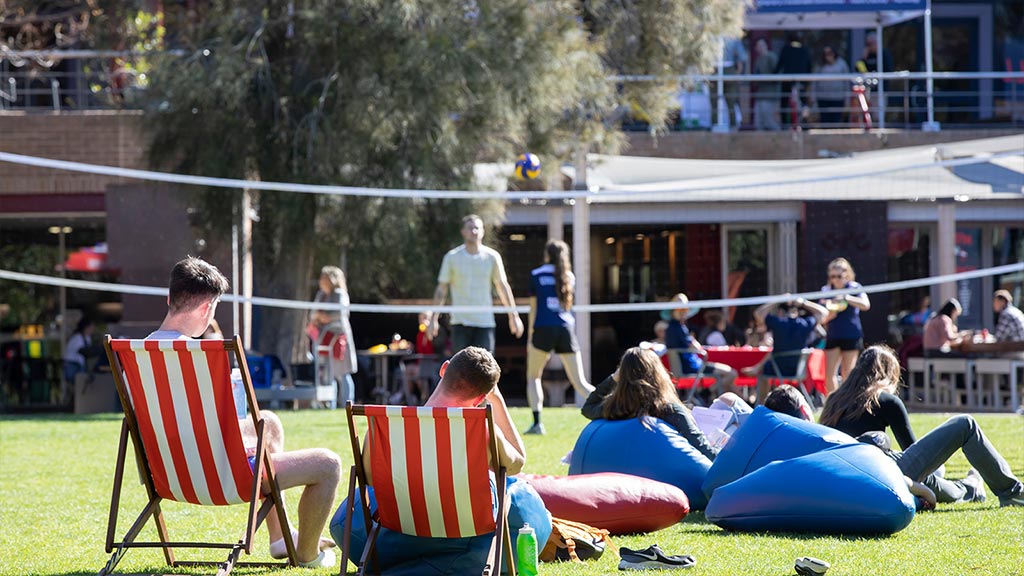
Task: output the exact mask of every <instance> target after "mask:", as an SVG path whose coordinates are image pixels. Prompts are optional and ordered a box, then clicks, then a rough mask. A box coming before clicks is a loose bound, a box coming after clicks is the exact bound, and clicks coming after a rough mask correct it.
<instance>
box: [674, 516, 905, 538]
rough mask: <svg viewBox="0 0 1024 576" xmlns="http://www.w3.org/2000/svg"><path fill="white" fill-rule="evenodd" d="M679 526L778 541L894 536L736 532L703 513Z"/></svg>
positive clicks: (723, 534) (704, 533) (706, 531)
mask: <svg viewBox="0 0 1024 576" xmlns="http://www.w3.org/2000/svg"><path fill="white" fill-rule="evenodd" d="M679 524H683V525H685V524H690V525H694V526H700V527H701V528H714V529H713V530H703V531H702V532H701V533H700V534H701V536H719V537H721V536H735V535H737V534H748V535H750V536H758V537H760V538H774V539H778V540H818V539H821V538H841V539H842V540H844V541H846V542H874V541H878V540H882V539H885V538H891V537H893V536H895V534H844V533H841V532H836V533H827V534H825V533H817V532H815V533H811V532H742V531H738V530H726V529H725V528H719V527H718V526H716V525H715V524H714V523H712V522H711V521H709V520H708V519H707V517H706V516H704V512H702V511H698V512H691V513H689V514H687V515H686V518H684V519H683V521H682V522H680V523H679Z"/></svg>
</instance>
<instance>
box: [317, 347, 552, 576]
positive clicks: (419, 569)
mask: <svg viewBox="0 0 1024 576" xmlns="http://www.w3.org/2000/svg"><path fill="white" fill-rule="evenodd" d="M439 374H440V378H441V381H440V382H439V383H438V385H437V389H436V390H434V393H433V394H431V395H430V398H429V399H428V400H427V403H426V404H425V406H428V407H445V408H473V407H476V406H481V405H483V404H484V402H485V401H486V402H487V403H488V404H490V405H491V417H492V418H493V419H494V429H495V435H496V436H497V440H498V442H497V444H498V462H499V463H500V464H501V466H503V467H504V468H505V470H506V472H507V474H508V476H509V478H508V483H507V486H508V491H507V495H506V497H507V498H508V499H509V501H510V503H511V505H510V510H509V516H508V518H509V528H510V530H511V533H512V535H513V536H512V538H513V542H514V541H515V535H516V534H517V533H518V530H519V528H521V527H522V526H523V524H524V523H528V524H529V525H530V526H531V527H533V528H534V530H535V531H536V534H537V541H538V542H539V543H540V546H542V547H543V545H544V543H545V542H547V538H548V536H549V535H550V533H551V516H550V514H549V513H548V512H547V509H546V508H544V503H543V501H542V500H541V499H540V496H539V495H538V494H537V492H536V491H535V490H533V488H532V487H530V485H529V484H527V483H526V482H521V481H519V480H518V479H517V478H512V476H513V475H515V474H518V473H519V472H520V471H521V470H522V469H523V465H524V464H525V463H526V449H525V448H524V446H523V439H522V437H521V436H520V435H519V432H518V431H517V430H516V427H515V425H514V424H513V423H512V418H511V416H510V415H509V411H508V406H507V405H506V404H505V398H504V397H503V396H502V395H501V391H500V390H499V389H498V379H499V377H500V376H501V368H500V367H499V366H498V362H497V361H496V360H495V359H494V357H493V356H491V353H490V352H488V351H487V350H485V349H483V348H478V347H475V346H470V347H468V348H464V349H462V350H460V351H459V352H458V353H456V354H455V355H454V356H452V357H451V359H450V360H447V361H446V362H444V364H442V365H441V369H440V371H439ZM364 448H365V439H364ZM489 450H490V446H488V451H489ZM363 456H364V457H363V466H364V470H365V471H366V475H367V481H368V482H369V483H370V484H371V486H372V484H373V478H372V477H371V475H370V459H369V451H368V450H363ZM492 489H493V487H492ZM346 504H347V503H346V502H342V504H341V506H340V507H339V508H338V511H337V512H336V513H335V515H334V518H333V519H332V520H331V535H332V536H333V537H334V539H335V541H337V542H342V540H343V536H344V525H345V512H346V510H345V509H346ZM373 505H374V503H373V498H372V497H371V506H373ZM352 520H353V527H352V544H350V550H352V551H355V552H354V554H355V556H356V557H355V558H353V561H358V559H359V558H358V551H360V550H362V548H363V546H362V544H363V542H364V541H365V539H366V529H365V527H363V525H362V521H363V515H362V514H361V513H360V512H359V508H358V507H356V508H355V513H354V514H353V518H352ZM490 538H491V537H490V536H488V535H483V536H476V537H473V538H420V537H416V536H408V535H405V534H400V533H398V532H392V531H390V530H388V529H386V528H383V529H382V531H381V535H380V536H379V537H378V538H377V553H378V558H379V560H380V565H381V568H382V569H383V570H385V571H386V572H387V573H388V574H403V573H409V574H433V573H440V574H459V573H469V572H471V568H470V567H472V566H475V565H477V564H478V562H477V559H478V558H479V559H483V558H485V557H486V554H487V551H488V547H489V542H490ZM479 564H482V561H481V562H479Z"/></svg>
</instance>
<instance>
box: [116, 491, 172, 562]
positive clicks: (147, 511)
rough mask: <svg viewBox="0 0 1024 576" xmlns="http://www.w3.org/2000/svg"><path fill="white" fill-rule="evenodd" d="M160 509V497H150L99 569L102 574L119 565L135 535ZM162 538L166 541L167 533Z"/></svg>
mask: <svg viewBox="0 0 1024 576" xmlns="http://www.w3.org/2000/svg"><path fill="white" fill-rule="evenodd" d="M159 509H160V497H159V496H156V497H154V498H152V499H150V501H149V504H146V507H145V508H143V509H142V512H140V513H139V516H138V518H136V519H135V522H134V523H132V525H131V527H130V528H128V532H126V533H125V535H124V539H122V540H121V542H118V544H117V548H116V549H114V552H113V554H112V555H111V556H110V560H108V561H107V564H106V565H105V566H104V567H103V568H102V569H101V570H100V571H99V573H100V574H109V573H111V572H113V571H114V568H115V567H117V563H118V562H120V561H121V558H123V557H124V553H125V552H127V551H128V548H129V547H130V546H131V544H132V543H133V542H135V537H136V536H138V535H139V532H141V531H142V527H143V526H145V525H146V522H147V521H149V517H150V516H152V515H153V514H154V513H155V512H156V511H158V510H159ZM161 519H162V517H161ZM157 529H158V530H159V523H158V524H157ZM161 539H162V540H163V541H165V542H166V541H167V538H166V537H165V535H161ZM164 550H169V548H165V549H164ZM172 561H173V556H172Z"/></svg>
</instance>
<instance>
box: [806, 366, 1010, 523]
mask: <svg viewBox="0 0 1024 576" xmlns="http://www.w3.org/2000/svg"><path fill="white" fill-rule="evenodd" d="M899 384H900V365H899V360H898V359H897V358H896V354H895V353H894V352H893V351H892V349H891V348H889V347H888V346H872V347H870V348H868V349H867V350H865V351H864V353H863V354H861V356H860V358H859V359H858V360H857V364H856V365H855V366H854V368H853V370H852V371H850V375H849V377H848V378H847V379H846V381H845V382H843V384H842V385H841V386H840V387H839V389H838V390H836V391H835V392H833V393H832V394H831V395H830V396H829V397H828V400H827V401H826V402H825V408H824V410H822V412H821V417H820V418H819V422H820V423H821V424H824V425H826V426H831V427H832V428H835V429H837V430H840V431H842V432H846V433H847V434H849V435H851V436H855V437H858V439H862V438H863V437H865V436H867V437H868V438H871V439H872V440H873V439H875V438H877V437H878V433H882V434H884V433H885V431H886V428H891V429H892V432H893V436H895V437H896V442H897V443H898V444H899V445H900V448H902V449H903V451H902V452H894V451H887V452H888V453H889V455H890V456H891V457H892V458H893V459H894V460H895V461H896V463H897V464H898V465H899V467H900V470H902V471H903V474H904V475H906V476H908V477H909V478H910V479H911V480H914V481H918V482H923V483H924V485H925V486H928V487H929V488H931V489H932V490H933V491H934V492H935V495H936V497H937V499H938V501H939V502H946V503H952V502H970V501H978V502H980V501H984V500H985V497H986V496H985V486H984V485H985V484H987V485H988V487H989V489H990V490H991V491H992V493H993V494H995V495H996V496H998V497H999V503H1000V505H1001V506H1024V484H1022V483H1021V481H1020V480H1019V479H1017V477H1016V476H1014V475H1013V472H1012V471H1011V470H1010V465H1009V464H1007V462H1006V459H1004V458H1003V457H1002V456H1001V455H1000V454H999V452H998V451H997V450H996V449H995V447H994V446H993V445H992V444H991V442H989V440H988V438H986V437H985V434H984V433H983V432H982V431H981V428H980V427H979V426H978V423H977V422H975V420H974V418H972V417H971V416H970V415H968V414H961V415H959V416H954V417H952V418H950V419H949V420H947V421H946V422H945V423H943V424H942V425H940V426H938V427H937V428H935V429H934V430H932V431H931V432H929V433H927V434H925V435H924V436H922V437H921V438H916V437H915V436H914V430H913V429H912V428H911V426H910V419H909V417H908V415H907V408H906V406H904V405H903V401H902V400H900V398H899V396H897V395H896V394H895V393H896V391H897V390H898V388H899ZM871 443H875V442H874V441H872V442H871ZM876 445H877V444H876ZM957 450H963V452H964V456H966V457H967V461H968V462H970V464H971V466H972V469H971V471H970V472H968V473H967V477H966V478H963V479H961V480H947V479H946V478H943V477H942V476H940V475H939V474H935V471H936V470H938V469H939V468H940V467H941V466H942V465H943V464H944V463H945V462H946V460H948V459H949V457H950V456H952V455H953V454H954V453H955V452H956V451H957Z"/></svg>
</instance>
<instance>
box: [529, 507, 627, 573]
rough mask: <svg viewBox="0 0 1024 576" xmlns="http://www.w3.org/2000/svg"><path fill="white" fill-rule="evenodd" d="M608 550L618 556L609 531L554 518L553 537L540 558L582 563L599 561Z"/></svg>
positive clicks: (552, 524)
mask: <svg viewBox="0 0 1024 576" xmlns="http://www.w3.org/2000/svg"><path fill="white" fill-rule="evenodd" d="M606 548H611V549H612V551H613V553H614V554H616V555H618V549H617V548H616V547H615V544H613V543H612V541H611V538H609V536H608V531H607V530H602V529H601V528H594V527H593V526H590V525H588V524H584V523H582V522H573V521H572V520H563V519H562V518H554V517H552V518H551V536H549V537H548V541H547V543H546V544H545V545H544V549H543V550H541V552H540V555H539V556H538V557H539V558H540V559H541V561H543V562H559V561H561V562H582V561H584V560H597V559H598V558H600V557H601V556H602V555H603V554H604V551H605V549H606Z"/></svg>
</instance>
